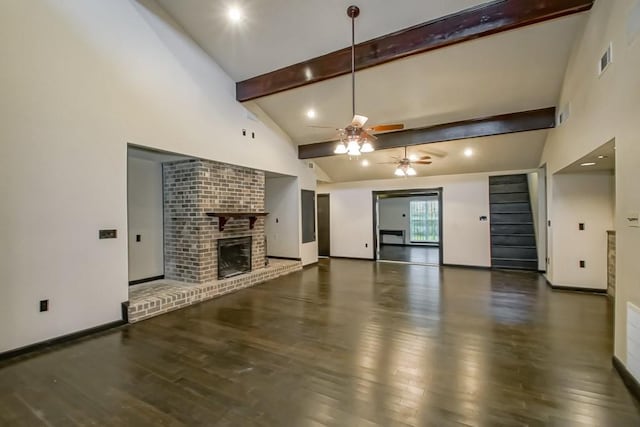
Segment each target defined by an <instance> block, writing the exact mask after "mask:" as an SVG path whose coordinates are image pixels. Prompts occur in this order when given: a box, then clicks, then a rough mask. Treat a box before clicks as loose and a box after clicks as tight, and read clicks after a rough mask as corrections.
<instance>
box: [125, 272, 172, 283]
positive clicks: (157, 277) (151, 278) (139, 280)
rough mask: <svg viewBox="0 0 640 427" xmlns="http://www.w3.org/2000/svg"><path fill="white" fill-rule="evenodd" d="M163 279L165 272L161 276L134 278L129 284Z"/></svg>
mask: <svg viewBox="0 0 640 427" xmlns="http://www.w3.org/2000/svg"><path fill="white" fill-rule="evenodd" d="M162 279H164V274H161V275H160V276H153V277H147V278H145V279H138V280H132V281H130V282H129V286H133V285H140V284H142V283H149V282H155V281H156V280H162Z"/></svg>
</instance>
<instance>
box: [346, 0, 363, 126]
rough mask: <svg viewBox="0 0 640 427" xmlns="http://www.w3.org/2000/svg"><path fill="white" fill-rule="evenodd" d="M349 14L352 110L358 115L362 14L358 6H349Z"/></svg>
mask: <svg viewBox="0 0 640 427" xmlns="http://www.w3.org/2000/svg"><path fill="white" fill-rule="evenodd" d="M347 16H348V17H349V18H351V110H352V113H353V115H354V116H355V115H356V18H357V17H358V16H360V8H359V7H358V6H353V5H352V6H349V7H348V8H347Z"/></svg>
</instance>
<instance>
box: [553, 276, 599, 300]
mask: <svg viewBox="0 0 640 427" xmlns="http://www.w3.org/2000/svg"><path fill="white" fill-rule="evenodd" d="M545 280H546V282H547V286H549V287H550V288H551V289H553V290H554V291H562V292H579V293H583V294H598V295H603V296H606V295H607V290H606V289H594V288H574V287H572V286H556V285H554V284H553V283H551V282H550V281H549V279H547V278H546V277H545Z"/></svg>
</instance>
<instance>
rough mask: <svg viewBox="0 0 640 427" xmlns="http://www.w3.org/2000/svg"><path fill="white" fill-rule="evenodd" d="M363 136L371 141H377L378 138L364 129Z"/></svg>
mask: <svg viewBox="0 0 640 427" xmlns="http://www.w3.org/2000/svg"><path fill="white" fill-rule="evenodd" d="M361 136H362V137H364V138H366V139H368V140H369V141H371V142H374V141H377V140H378V138H376V137H375V136H373V135H371V134H370V133H368V132H366V131H362V134H361Z"/></svg>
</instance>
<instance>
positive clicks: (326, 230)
mask: <svg viewBox="0 0 640 427" xmlns="http://www.w3.org/2000/svg"><path fill="white" fill-rule="evenodd" d="M330 209H331V205H330V198H329V194H318V256H320V257H327V258H328V257H330V256H331V231H330V230H331V215H330Z"/></svg>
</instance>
